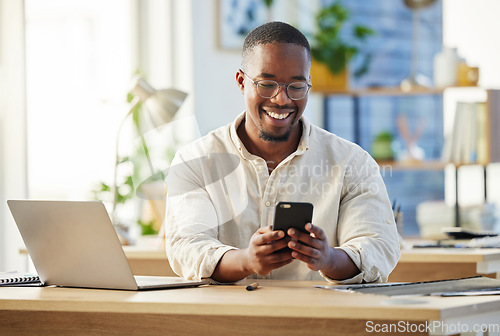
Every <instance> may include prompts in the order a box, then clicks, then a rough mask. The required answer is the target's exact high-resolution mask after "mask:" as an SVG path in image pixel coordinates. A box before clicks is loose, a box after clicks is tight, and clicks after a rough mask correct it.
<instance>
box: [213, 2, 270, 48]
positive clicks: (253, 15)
mask: <svg viewBox="0 0 500 336" xmlns="http://www.w3.org/2000/svg"><path fill="white" fill-rule="evenodd" d="M218 4H219V8H218V12H219V13H218V14H219V20H218V25H219V34H218V35H219V36H218V39H219V41H218V44H219V47H220V48H222V49H228V50H241V47H242V45H243V41H244V40H245V36H246V35H247V34H248V33H249V32H250V31H251V30H252V29H254V28H255V27H257V26H259V25H261V24H263V23H265V22H266V21H267V17H268V9H267V7H266V6H265V4H264V1H263V0H218Z"/></svg>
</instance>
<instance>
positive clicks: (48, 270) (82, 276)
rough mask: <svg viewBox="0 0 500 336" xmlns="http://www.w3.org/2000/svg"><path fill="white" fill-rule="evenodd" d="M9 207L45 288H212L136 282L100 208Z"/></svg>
mask: <svg viewBox="0 0 500 336" xmlns="http://www.w3.org/2000/svg"><path fill="white" fill-rule="evenodd" d="M7 203H8V205H9V208H10V211H11V213H12V215H13V217H14V220H15V221H16V224H17V227H18V229H19V232H20V233H21V236H22V238H23V240H24V244H25V245H26V249H27V250H28V253H29V255H30V256H31V259H32V260H33V264H34V265H35V268H36V271H37V273H38V276H39V277H40V281H41V282H42V283H43V284H44V285H56V286H64V287H83V288H102V289H122V290H144V289H163V288H178V287H193V286H199V285H202V284H205V283H208V282H207V281H205V280H203V281H196V280H185V279H183V278H180V277H160V276H134V275H133V273H132V270H131V268H130V265H129V263H128V260H127V257H126V256H125V253H124V251H123V248H122V246H121V243H120V241H119V239H118V236H117V234H116V231H115V229H114V226H113V224H112V223H111V220H110V218H109V215H108V213H107V211H106V208H105V207H104V204H103V203H102V202H99V201H81V202H79V201H42V200H9V201H7Z"/></svg>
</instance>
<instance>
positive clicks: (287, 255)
mask: <svg viewBox="0 0 500 336" xmlns="http://www.w3.org/2000/svg"><path fill="white" fill-rule="evenodd" d="M284 237H285V233H284V232H283V231H272V229H271V227H270V226H266V227H263V228H260V229H258V230H257V232H255V233H254V234H253V235H252V238H250V245H249V246H248V248H246V255H247V261H248V267H249V269H250V271H251V272H252V273H257V274H259V275H266V274H269V273H270V272H271V271H272V270H273V269H276V268H280V267H283V266H285V265H287V264H289V263H291V262H292V261H293V258H292V255H291V251H289V250H286V251H280V252H277V251H278V250H281V249H282V248H284V247H286V246H287V244H288V242H289V241H290V238H289V237H286V238H284Z"/></svg>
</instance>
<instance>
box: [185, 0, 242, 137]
mask: <svg viewBox="0 0 500 336" xmlns="http://www.w3.org/2000/svg"><path fill="white" fill-rule="evenodd" d="M217 2H218V0H209V1H207V0H192V13H193V31H192V36H193V73H194V109H195V115H196V119H197V121H198V126H199V128H200V133H201V134H202V135H204V134H206V133H208V132H209V131H211V130H213V129H215V128H217V127H219V126H222V125H225V124H228V123H230V122H231V121H233V120H234V118H235V117H236V116H237V115H238V114H239V113H241V112H242V111H243V110H244V108H245V105H244V102H243V96H242V95H241V93H240V91H239V90H238V88H237V86H236V80H235V74H236V71H237V70H238V69H239V67H240V51H239V50H238V51H234V50H233V51H227V50H222V49H220V48H219V47H218V45H217V32H218V30H217V25H218V21H217V17H218V15H217V13H216V9H217V6H216V3H217Z"/></svg>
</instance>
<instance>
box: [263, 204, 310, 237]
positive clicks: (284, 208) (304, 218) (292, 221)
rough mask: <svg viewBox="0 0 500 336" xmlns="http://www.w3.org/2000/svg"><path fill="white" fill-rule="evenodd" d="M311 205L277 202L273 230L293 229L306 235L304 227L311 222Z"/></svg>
mask: <svg viewBox="0 0 500 336" xmlns="http://www.w3.org/2000/svg"><path fill="white" fill-rule="evenodd" d="M312 216H313V205H312V204H311V203H305V202H279V203H278V204H277V205H276V212H275V214H274V224H273V230H282V231H284V232H285V234H286V233H287V231H288V229H290V228H294V229H297V230H299V231H302V232H304V233H307V231H306V229H305V226H306V224H307V223H311V222H312Z"/></svg>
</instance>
